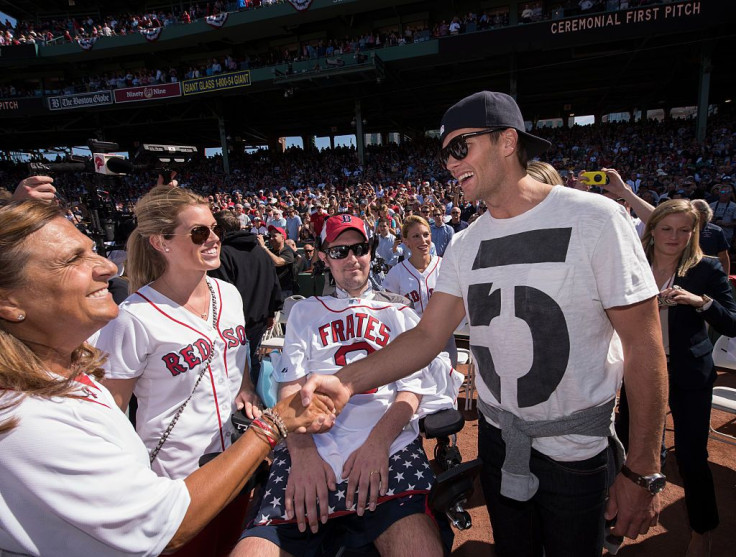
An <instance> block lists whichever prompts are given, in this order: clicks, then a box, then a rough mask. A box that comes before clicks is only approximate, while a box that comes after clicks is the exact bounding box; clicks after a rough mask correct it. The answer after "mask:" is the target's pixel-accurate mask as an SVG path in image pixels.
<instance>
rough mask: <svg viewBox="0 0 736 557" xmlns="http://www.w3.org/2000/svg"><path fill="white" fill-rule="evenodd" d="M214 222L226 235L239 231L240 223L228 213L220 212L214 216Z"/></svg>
mask: <svg viewBox="0 0 736 557" xmlns="http://www.w3.org/2000/svg"><path fill="white" fill-rule="evenodd" d="M214 216H215V221H216V222H217V224H219V225H220V227H222V230H223V231H224V232H225V233H226V234H227V233H228V232H237V231H238V230H240V221H239V220H238V217H236V216H235V215H234V214H232V213H231V212H230V211H220V212H218V213H216V214H215V215H214Z"/></svg>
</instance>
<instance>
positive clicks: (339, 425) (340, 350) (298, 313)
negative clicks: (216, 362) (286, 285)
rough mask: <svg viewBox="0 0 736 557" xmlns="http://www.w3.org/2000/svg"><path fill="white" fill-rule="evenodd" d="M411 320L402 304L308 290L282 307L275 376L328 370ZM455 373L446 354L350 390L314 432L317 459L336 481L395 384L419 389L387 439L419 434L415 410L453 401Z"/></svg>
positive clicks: (377, 345) (406, 439)
mask: <svg viewBox="0 0 736 557" xmlns="http://www.w3.org/2000/svg"><path fill="white" fill-rule="evenodd" d="M417 323H418V318H417V315H416V313H414V311H412V309H411V308H409V307H408V306H402V305H398V304H391V303H388V302H383V301H379V300H369V299H364V298H345V299H338V298H332V297H315V298H308V299H306V300H301V301H299V302H298V303H297V304H296V305H294V307H293V308H292V310H291V313H290V314H289V323H288V327H287V329H286V338H285V339H284V353H283V355H282V357H281V359H280V366H279V367H280V368H281V369H280V370H275V372H274V378H275V379H276V380H277V381H279V382H286V381H295V380H297V379H301V378H302V377H305V376H307V375H308V374H309V373H310V372H311V373H322V374H333V373H336V372H337V371H338V370H339V369H340V368H342V367H343V366H344V365H347V364H349V363H351V362H354V361H357V360H359V359H361V358H364V357H365V356H367V355H368V354H370V353H372V352H375V351H376V350H380V349H381V348H383V347H384V346H386V345H387V344H388V343H389V342H391V341H392V340H393V339H395V338H396V337H397V336H399V335H400V334H401V333H403V332H404V331H406V330H407V329H411V328H412V327H414V326H415V325H416V324H417ZM460 383H462V376H461V375H460V374H459V373H457V372H456V371H453V370H452V368H451V366H450V363H449V360H448V359H447V357H446V356H438V357H437V358H435V360H434V361H433V362H432V363H431V364H430V366H429V367H427V368H423V369H421V370H419V371H417V372H415V373H413V374H411V375H409V376H408V377H405V378H404V379H401V380H399V381H396V382H394V383H390V384H388V385H384V386H383V387H379V388H378V389H373V390H371V391H369V392H366V393H361V394H357V395H354V396H353V397H352V398H351V399H350V401H349V402H348V403H347V405H346V406H345V408H344V409H343V411H342V413H341V414H340V416H338V418H337V421H336V422H335V425H334V427H333V428H332V429H331V430H330V431H328V432H326V433H322V434H320V435H314V442H315V444H316V445H317V450H318V451H319V454H320V456H321V457H322V459H323V460H324V461H325V462H327V463H328V464H330V466H331V467H332V469H333V471H334V472H335V476H336V478H337V481H338V483H339V482H341V481H342V480H343V478H342V477H341V473H342V469H343V465H344V464H345V461H346V460H347V458H348V457H349V456H350V454H351V453H352V452H353V451H355V450H356V449H357V448H358V447H360V446H361V445H362V444H363V443H364V442H365V440H366V439H367V437H368V434H369V433H370V432H371V430H372V429H373V427H374V426H375V425H376V424H377V423H378V420H379V419H380V418H381V416H383V414H384V413H385V412H386V411H387V410H388V408H389V406H391V403H392V402H393V401H394V399H395V398H396V395H397V393H398V392H400V391H410V392H413V393H416V394H420V395H422V401H421V403H420V406H419V410H418V412H417V414H416V415H415V416H414V417H413V418H412V420H411V421H410V422H409V424H408V425H407V426H406V427H405V428H404V430H403V431H402V432H401V433H400V434H399V435H398V436H397V437H396V439H395V440H394V442H393V443H392V445H391V449H390V451H389V453H390V454H394V453H395V452H397V451H400V450H401V449H403V448H404V447H406V446H407V445H408V444H409V443H411V442H412V441H413V440H414V439H416V437H417V435H418V434H419V426H418V423H417V422H418V418H419V417H421V416H422V415H424V414H427V413H432V412H436V411H437V410H439V409H441V408H450V407H452V406H453V405H454V402H455V397H456V396H457V393H458V390H459V388H460Z"/></svg>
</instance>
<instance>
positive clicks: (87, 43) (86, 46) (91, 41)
mask: <svg viewBox="0 0 736 557" xmlns="http://www.w3.org/2000/svg"><path fill="white" fill-rule="evenodd" d="M96 42H97V37H89V38H88V39H83V38H79V39H77V44H78V45H79V46H81V47H82V49H83V50H90V49H91V48H92V47H93V46H95V43H96Z"/></svg>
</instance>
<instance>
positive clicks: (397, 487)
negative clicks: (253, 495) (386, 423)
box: [249, 437, 434, 528]
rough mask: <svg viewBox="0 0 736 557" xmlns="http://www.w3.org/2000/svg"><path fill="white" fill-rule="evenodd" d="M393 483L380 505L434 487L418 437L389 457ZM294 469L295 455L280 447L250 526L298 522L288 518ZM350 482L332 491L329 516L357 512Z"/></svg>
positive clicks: (432, 476)
mask: <svg viewBox="0 0 736 557" xmlns="http://www.w3.org/2000/svg"><path fill="white" fill-rule="evenodd" d="M388 470H389V485H388V489H387V490H386V495H384V496H383V497H379V498H378V504H379V505H380V504H381V503H384V502H386V501H390V500H391V499H396V498H397V497H405V496H407V495H426V494H427V493H429V490H430V489H431V488H432V483H433V482H434V473H433V472H432V469H431V468H430V466H429V461H428V460H427V455H426V454H425V452H424V449H423V448H422V440H421V438H419V437H417V438H416V439H415V440H414V441H412V442H411V443H410V444H409V445H407V446H406V447H404V448H403V449H401V450H400V451H397V452H396V453H394V454H393V455H391V456H390V457H389V469H388ZM290 471H291V457H290V456H289V451H288V450H287V449H286V446H284V445H281V446H279V447H277V448H276V450H275V452H274V456H273V464H272V465H271V471H270V473H269V476H268V482H267V484H266V488H265V491H264V493H263V499H262V501H261V507H260V509H259V510H258V513H257V514H256V516H255V517H254V520H253V522H252V523H251V524H250V525H249V527H250V528H252V527H255V526H266V525H268V524H287V523H290V522H291V523H293V522H296V520H295V519H292V520H287V518H286V507H285V504H284V502H285V500H286V483H287V480H288V478H289V472H290ZM347 488H348V482H347V480H345V481H344V482H342V483H340V484H338V485H337V489H336V490H335V491H330V492H329V503H328V504H329V513H328V518H334V517H338V516H345V515H347V514H351V513H354V512H355V511H356V505H355V502H356V501H357V500H358V496H357V491H356V495H355V497H353V505H352V506H351V507H350V508H348V507H347V506H346V497H345V495H346V493H347Z"/></svg>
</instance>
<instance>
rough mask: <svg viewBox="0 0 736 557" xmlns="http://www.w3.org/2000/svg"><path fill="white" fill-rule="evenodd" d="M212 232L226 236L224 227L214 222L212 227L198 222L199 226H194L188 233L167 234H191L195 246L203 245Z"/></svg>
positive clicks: (218, 235)
mask: <svg viewBox="0 0 736 557" xmlns="http://www.w3.org/2000/svg"><path fill="white" fill-rule="evenodd" d="M210 232H214V233H215V234H216V235H217V237H218V238H220V239H222V237H223V236H224V232H223V231H222V227H221V226H220V225H219V224H213V225H212V227H209V226H205V225H204V224H198V225H197V226H194V227H192V229H191V230H190V231H189V232H187V233H186V234H166V236H190V237H191V238H192V243H193V244H194V245H195V246H201V245H202V244H204V243H205V242H206V241H207V240H208V239H209V237H210Z"/></svg>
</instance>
